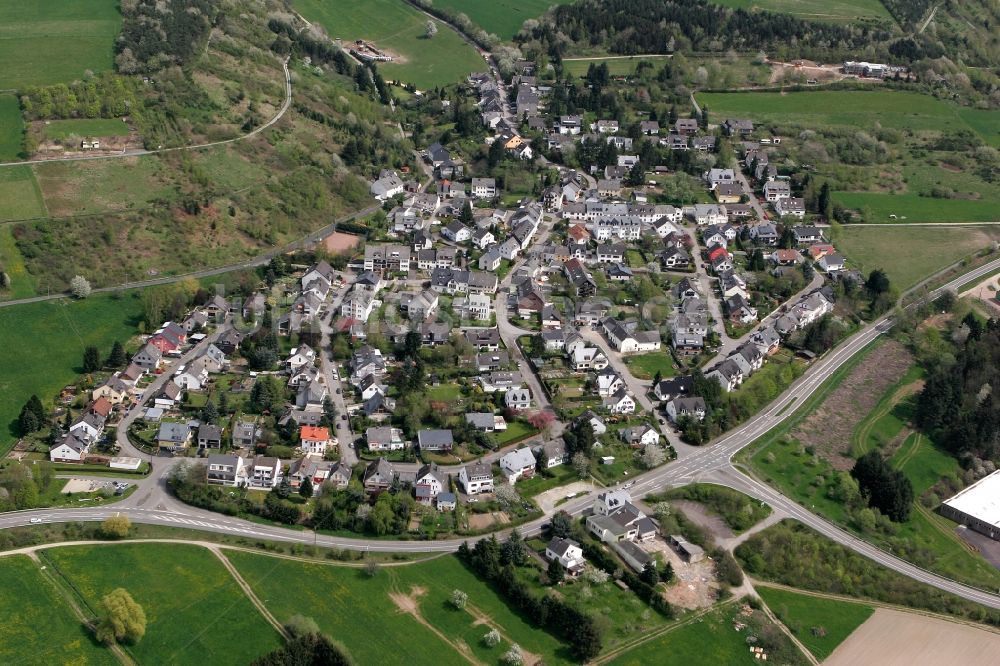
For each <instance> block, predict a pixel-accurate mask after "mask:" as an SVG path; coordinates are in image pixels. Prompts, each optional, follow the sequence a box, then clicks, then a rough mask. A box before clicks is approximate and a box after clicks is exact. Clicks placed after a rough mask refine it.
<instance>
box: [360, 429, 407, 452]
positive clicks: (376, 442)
mask: <svg viewBox="0 0 1000 666" xmlns="http://www.w3.org/2000/svg"><path fill="white" fill-rule="evenodd" d="M365 441H366V442H367V443H368V450H369V451H399V450H402V449H404V448H406V440H404V439H403V431H402V430H400V429H399V428H392V427H390V426H371V427H369V428H368V429H367V430H365Z"/></svg>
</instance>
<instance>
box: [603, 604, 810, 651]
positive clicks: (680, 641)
mask: <svg viewBox="0 0 1000 666" xmlns="http://www.w3.org/2000/svg"><path fill="white" fill-rule="evenodd" d="M737 620H739V621H744V622H745V621H746V618H744V617H742V616H741V615H740V614H739V612H738V608H736V607H735V606H734V605H731V604H730V605H726V606H722V607H720V608H717V609H715V610H712V611H709V612H708V613H706V614H705V615H703V616H701V617H699V618H697V619H695V620H693V621H692V622H690V623H688V624H684V625H682V626H679V627H677V628H676V629H671V630H670V631H668V632H667V633H665V634H663V635H662V636H660V637H657V638H654V639H653V640H650V641H648V642H646V643H643V644H642V645H640V646H638V647H636V648H633V649H632V650H629V651H628V652H625V653H624V654H622V655H621V656H619V657H617V658H616V659H614V660H612V661H611V662H609V663H610V664H612V665H613V666H647V665H648V664H668V663H669V664H687V665H690V666H717V665H719V664H726V666H732V665H734V664H761V663H764V662H761V661H759V660H755V659H754V658H753V655H751V654H750V650H749V649H748V648H747V629H744V630H743V631H736V630H735V629H734V627H733V623H734V621H737ZM767 626H768V627H769V628H770V627H771V626H773V625H767ZM771 633H774V632H773V631H772V632H771ZM774 635H775V636H778V635H777V634H774ZM778 640H779V641H782V642H783V643H784V642H787V640H788V639H787V638H785V637H784V636H783V635H781V636H780V637H778ZM789 646H790V643H789ZM667 655H669V656H667ZM769 656H770V660H769V661H776V662H777V663H784V664H795V663H805V661H804V657H803V656H802V655H801V653H799V651H798V650H797V649H795V648H791V650H790V651H786V652H785V654H784V655H783V656H785V659H784V660H781V659H775V655H774V654H771V655H769Z"/></svg>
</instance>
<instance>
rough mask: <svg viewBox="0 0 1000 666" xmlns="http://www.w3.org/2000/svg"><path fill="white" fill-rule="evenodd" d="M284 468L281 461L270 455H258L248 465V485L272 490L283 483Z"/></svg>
mask: <svg viewBox="0 0 1000 666" xmlns="http://www.w3.org/2000/svg"><path fill="white" fill-rule="evenodd" d="M283 471H284V468H283V466H282V464H281V461H280V460H279V459H277V458H273V457H270V456H258V457H256V458H254V459H253V461H252V462H251V463H250V464H249V465H248V469H247V485H248V486H249V487H251V488H263V489H266V490H272V489H274V488H277V487H278V484H279V483H281V479H282V473H283Z"/></svg>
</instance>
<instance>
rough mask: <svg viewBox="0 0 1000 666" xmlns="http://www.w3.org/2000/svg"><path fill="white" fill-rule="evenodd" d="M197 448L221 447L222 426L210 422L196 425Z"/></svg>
mask: <svg viewBox="0 0 1000 666" xmlns="http://www.w3.org/2000/svg"><path fill="white" fill-rule="evenodd" d="M198 448H199V449H221V448H222V428H220V427H219V426H217V425H212V424H211V423H202V424H201V425H200V426H198Z"/></svg>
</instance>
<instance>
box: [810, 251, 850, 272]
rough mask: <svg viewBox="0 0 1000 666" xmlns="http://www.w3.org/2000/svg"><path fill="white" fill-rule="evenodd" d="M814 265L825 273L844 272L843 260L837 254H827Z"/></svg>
mask: <svg viewBox="0 0 1000 666" xmlns="http://www.w3.org/2000/svg"><path fill="white" fill-rule="evenodd" d="M816 265H817V266H819V268H820V270H822V271H823V272H825V273H836V272H837V271H842V270H844V258H843V257H842V256H840V255H839V254H827V255H825V256H823V258H821V259H820V260H819V261H818V262H816Z"/></svg>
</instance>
